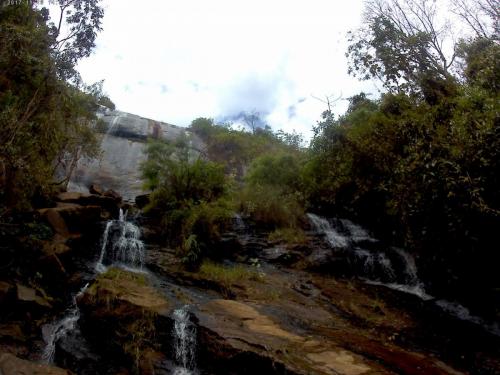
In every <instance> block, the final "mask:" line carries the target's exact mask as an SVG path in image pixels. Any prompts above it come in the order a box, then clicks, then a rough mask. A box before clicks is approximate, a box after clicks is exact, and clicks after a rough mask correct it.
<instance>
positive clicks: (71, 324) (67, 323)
mask: <svg viewBox="0 0 500 375" xmlns="http://www.w3.org/2000/svg"><path fill="white" fill-rule="evenodd" d="M88 286H89V284H86V285H85V286H84V287H83V288H82V289H80V291H79V292H78V293H77V294H75V295H74V296H73V298H72V305H71V307H70V308H69V309H68V310H67V312H66V314H65V315H64V317H63V318H62V319H60V320H58V321H57V322H55V323H52V324H50V325H48V326H47V329H46V330H44V340H45V342H46V343H47V345H46V346H45V349H44V350H43V353H42V360H43V361H44V362H46V363H52V362H53V360H54V354H55V351H56V344H57V342H58V341H59V340H60V339H61V338H62V337H64V336H66V335H67V334H68V333H69V332H71V331H72V330H73V329H75V325H76V323H77V322H78V319H80V309H79V308H78V304H77V299H78V297H79V296H81V295H82V294H83V293H84V292H85V290H86V289H87V287H88Z"/></svg>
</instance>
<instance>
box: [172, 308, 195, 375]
mask: <svg viewBox="0 0 500 375" xmlns="http://www.w3.org/2000/svg"><path fill="white" fill-rule="evenodd" d="M173 318H174V330H173V336H174V351H175V352H174V355H175V364H176V365H177V366H178V367H176V368H175V370H174V374H175V375H192V374H194V373H195V368H196V366H195V354H196V353H195V349H196V327H195V326H194V325H193V323H191V321H190V320H189V312H188V307H187V306H184V307H182V308H180V309H177V310H174V313H173Z"/></svg>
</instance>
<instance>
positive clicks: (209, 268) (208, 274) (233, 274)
mask: <svg viewBox="0 0 500 375" xmlns="http://www.w3.org/2000/svg"><path fill="white" fill-rule="evenodd" d="M198 273H199V274H200V276H202V277H203V278H205V279H208V280H212V281H215V282H217V283H219V284H220V285H221V286H222V287H223V288H224V289H226V290H230V288H231V286H232V285H233V284H235V283H244V282H248V281H249V280H253V281H260V280H261V279H262V274H261V273H259V272H258V271H257V270H255V269H251V268H249V267H248V266H242V265H234V266H225V265H222V264H218V263H214V262H210V261H204V262H203V263H202V264H201V266H200V269H199V271H198Z"/></svg>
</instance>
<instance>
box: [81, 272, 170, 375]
mask: <svg viewBox="0 0 500 375" xmlns="http://www.w3.org/2000/svg"><path fill="white" fill-rule="evenodd" d="M78 304H79V306H80V311H81V318H80V327H81V330H82V333H83V335H84V337H85V339H87V340H88V342H89V343H90V344H92V345H93V346H94V347H95V348H96V351H97V352H99V353H100V355H101V356H102V357H108V358H109V357H110V358H113V359H115V360H118V361H123V363H125V364H127V366H126V367H128V368H129V369H133V368H138V367H148V366H149V365H148V364H147V363H145V362H144V361H146V362H147V361H148V360H150V359H151V358H152V357H154V356H153V355H152V354H151V353H153V352H157V351H158V349H161V347H162V345H168V344H169V342H170V341H169V339H168V337H167V335H168V334H169V332H170V331H171V326H172V321H171V318H170V310H171V306H170V303H169V301H167V300H166V298H165V297H164V296H163V295H162V294H160V293H159V292H158V291H157V290H155V289H154V288H153V287H151V286H149V285H148V283H147V281H146V279H145V276H144V275H140V274H134V273H131V272H127V271H123V270H119V269H116V268H111V269H109V270H108V271H107V272H106V273H105V274H102V275H100V276H99V277H98V278H97V279H96V280H95V281H94V283H93V284H92V285H90V287H89V288H88V289H87V290H86V292H85V293H84V294H83V295H82V296H81V298H80V299H79V301H78ZM147 353H149V354H148V355H146V354H147ZM148 358H149V359H148ZM151 366H153V365H151ZM143 373H147V372H143Z"/></svg>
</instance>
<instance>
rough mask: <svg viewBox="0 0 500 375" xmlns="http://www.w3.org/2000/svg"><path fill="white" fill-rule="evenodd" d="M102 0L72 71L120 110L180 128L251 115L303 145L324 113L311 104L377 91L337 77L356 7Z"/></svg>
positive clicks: (312, 0)
mask: <svg viewBox="0 0 500 375" xmlns="http://www.w3.org/2000/svg"><path fill="white" fill-rule="evenodd" d="M103 1H104V3H103V4H104V8H105V17H104V22H103V31H102V32H101V33H100V34H99V36H98V39H97V48H96V50H95V52H94V54H93V55H92V56H91V57H90V58H88V59H86V60H84V61H82V62H81V63H80V65H79V71H80V73H81V74H82V76H83V78H84V80H85V81H86V82H87V83H92V82H96V81H99V80H101V79H104V80H105V83H104V90H105V91H106V92H107V93H108V94H109V96H110V97H111V99H112V100H113V101H114V102H115V103H116V105H117V107H118V109H120V110H123V111H126V112H131V113H135V114H138V115H141V116H144V117H149V118H153V119H156V120H162V121H165V122H169V123H173V124H177V125H182V126H187V125H189V124H190V122H191V121H192V120H193V119H195V118H197V117H201V116H203V117H213V118H215V119H219V120H221V119H231V118H234V117H235V116H237V115H238V114H239V113H241V112H242V111H247V112H251V111H256V112H259V113H260V114H261V115H262V117H263V118H264V120H265V121H266V122H267V123H268V124H269V125H271V126H272V128H273V129H275V130H277V129H284V130H286V131H292V130H296V131H299V132H302V133H304V134H305V135H306V137H309V135H310V131H311V128H312V126H313V125H314V124H316V122H317V120H319V118H320V114H321V112H322V111H323V110H325V108H326V106H325V104H324V103H321V102H320V101H319V100H317V99H314V98H313V96H316V97H320V98H324V97H325V96H330V95H331V96H332V97H338V96H339V95H342V96H343V97H349V96H351V95H353V94H356V93H358V92H359V91H360V90H365V91H369V92H374V93H376V92H377V88H376V87H375V86H374V84H373V83H368V82H359V81H358V80H357V79H355V78H353V77H349V76H348V75H347V61H346V58H345V56H344V53H345V51H346V46H347V44H346V33H347V31H348V30H351V29H355V28H356V27H358V26H359V25H360V23H361V10H362V0H350V1H332V0H297V1H294V0H287V1H285V0H283V1H282V0H252V1H241V0H240V1H235V0H210V1H203V0H182V1H180V0H176V1H173V0H142V1H140V2H138V1H132V0H120V1H118V0H103ZM345 106H346V102H345V101H339V102H338V104H337V105H336V108H335V110H336V112H341V111H343V110H344V109H345Z"/></svg>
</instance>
